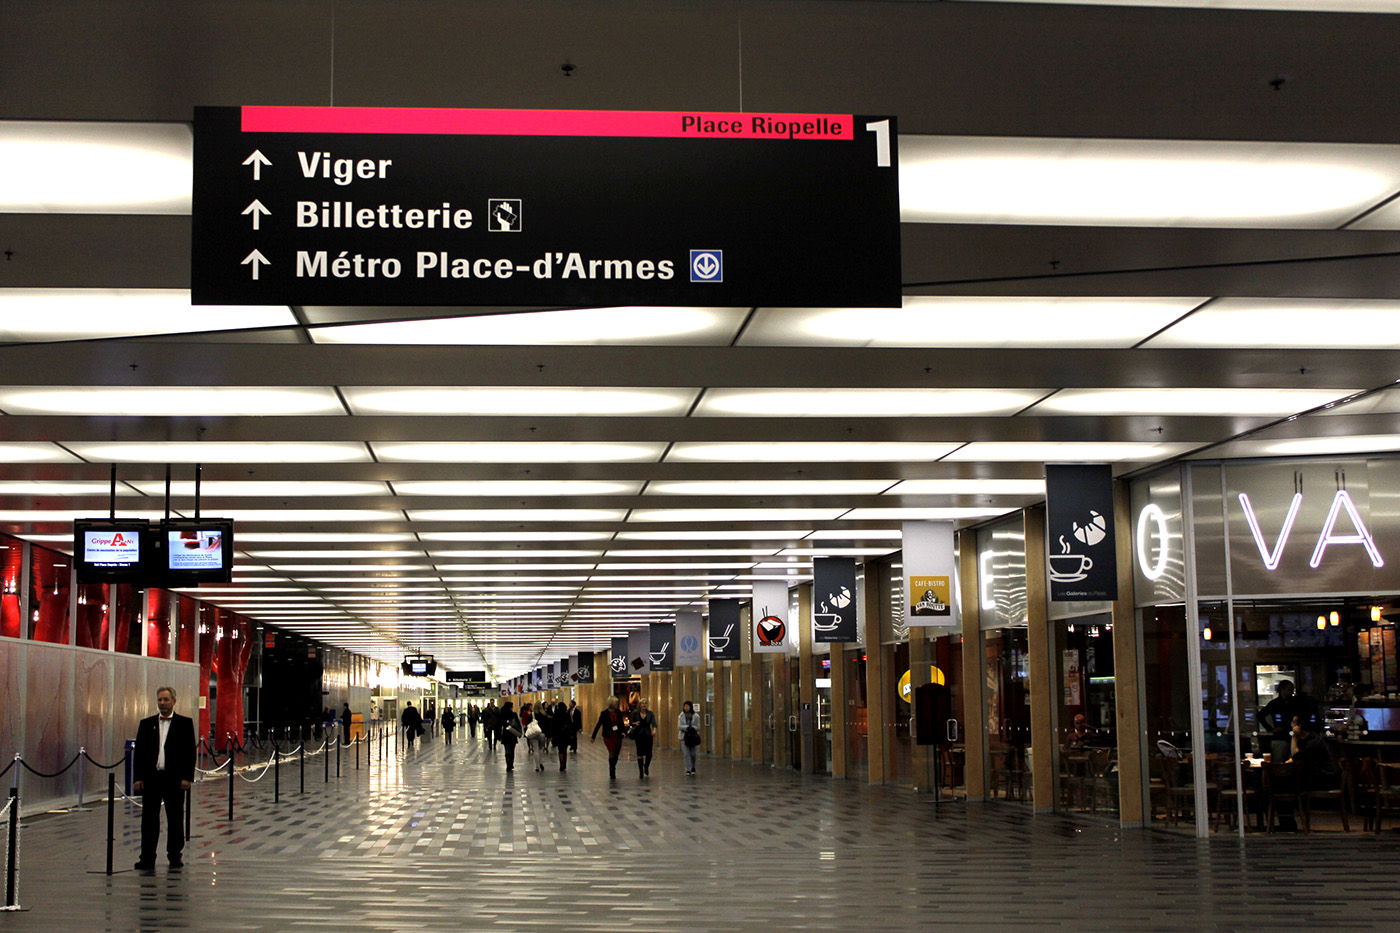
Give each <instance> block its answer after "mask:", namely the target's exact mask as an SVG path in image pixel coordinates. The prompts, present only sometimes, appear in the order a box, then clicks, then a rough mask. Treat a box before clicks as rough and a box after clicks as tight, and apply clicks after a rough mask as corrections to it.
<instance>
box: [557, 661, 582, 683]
mask: <svg viewBox="0 0 1400 933" xmlns="http://www.w3.org/2000/svg"><path fill="white" fill-rule="evenodd" d="M558 663H559V680H558V684H559V688H560V689H561V690H562V689H563V688H565V687H568V686H572V685H573V684H575V683H577V682H578V678H577V677H574V676H572V675H571V674H570V673H569V667H570V661H569V659H568V658H560V659H559V662H558Z"/></svg>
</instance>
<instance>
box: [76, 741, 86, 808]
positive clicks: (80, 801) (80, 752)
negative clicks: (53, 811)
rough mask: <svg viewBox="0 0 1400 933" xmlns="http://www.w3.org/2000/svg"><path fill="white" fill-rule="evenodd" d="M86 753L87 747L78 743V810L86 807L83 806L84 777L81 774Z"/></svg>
mask: <svg viewBox="0 0 1400 933" xmlns="http://www.w3.org/2000/svg"><path fill="white" fill-rule="evenodd" d="M86 755H87V749H86V748H84V747H83V746H81V745H79V746H78V809H79V810H85V809H87V808H86V807H84V806H83V777H84V775H83V757H84V756H86Z"/></svg>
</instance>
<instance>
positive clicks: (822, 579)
mask: <svg viewBox="0 0 1400 933" xmlns="http://www.w3.org/2000/svg"><path fill="white" fill-rule="evenodd" d="M812 636H813V637H812V640H813V641H814V642H847V641H859V640H860V636H859V634H858V633H857V631H856V561H855V558H853V557H814V558H813V559H812Z"/></svg>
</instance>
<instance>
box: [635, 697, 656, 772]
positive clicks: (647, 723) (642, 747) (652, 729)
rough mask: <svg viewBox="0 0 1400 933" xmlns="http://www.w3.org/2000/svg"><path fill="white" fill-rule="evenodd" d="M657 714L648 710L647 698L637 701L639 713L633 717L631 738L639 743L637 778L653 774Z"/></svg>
mask: <svg viewBox="0 0 1400 933" xmlns="http://www.w3.org/2000/svg"><path fill="white" fill-rule="evenodd" d="M656 732H657V726H656V714H655V713H653V712H652V711H651V710H649V709H647V701H646V697H642V698H641V699H640V700H638V701H637V712H636V713H634V714H633V715H632V731H631V733H630V738H631V739H632V741H633V742H636V743H637V777H639V778H644V777H647V776H649V775H650V774H651V749H652V744H653V743H654V742H655V741H656Z"/></svg>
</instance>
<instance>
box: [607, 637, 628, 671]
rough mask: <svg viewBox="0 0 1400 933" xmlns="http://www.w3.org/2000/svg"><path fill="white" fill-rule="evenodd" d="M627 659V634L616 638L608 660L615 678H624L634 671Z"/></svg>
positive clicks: (609, 667)
mask: <svg viewBox="0 0 1400 933" xmlns="http://www.w3.org/2000/svg"><path fill="white" fill-rule="evenodd" d="M627 660H628V659H627V636H626V635H623V636H622V637H621V638H614V639H613V640H612V650H611V652H610V653H609V660H608V669H609V671H610V672H611V673H612V679H613V680H622V679H624V678H626V677H627V676H628V675H629V674H631V673H632V671H631V669H630V668H629V667H628V666H627Z"/></svg>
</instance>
